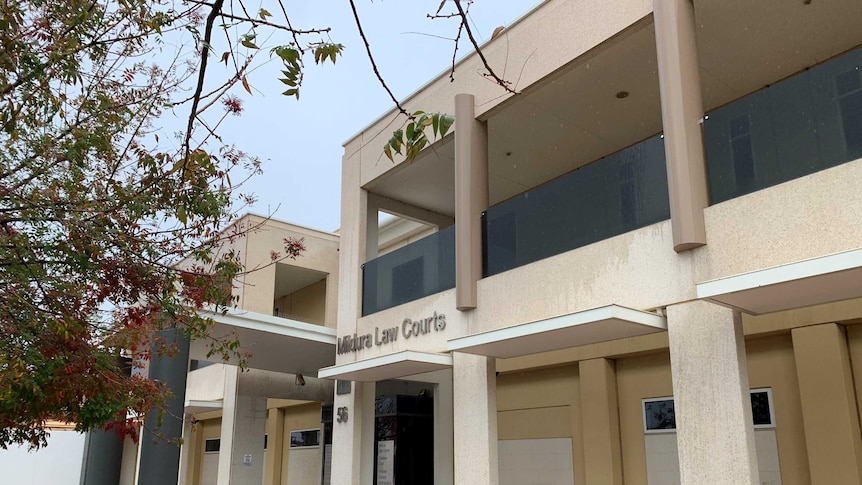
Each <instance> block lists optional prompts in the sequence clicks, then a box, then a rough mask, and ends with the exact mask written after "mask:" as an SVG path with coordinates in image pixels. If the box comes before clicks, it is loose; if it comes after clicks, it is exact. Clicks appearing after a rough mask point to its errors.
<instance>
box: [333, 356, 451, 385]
mask: <svg viewBox="0 0 862 485" xmlns="http://www.w3.org/2000/svg"><path fill="white" fill-rule="evenodd" d="M447 367H452V356H451V355H447V354H437V353H431V352H415V351H412V350H405V351H403V352H397V353H394V354H389V355H383V356H380V357H374V358H371V359H366V360H360V361H357V362H351V363H349V364H342V365H335V366H332V367H327V368H326V369H320V372H318V374H317V376H318V377H319V378H321V379H344V380H351V381H360V382H376V381H385V380H388V379H398V378H399V377H406V376H412V375H415V374H423V373H425V372H432V371H436V370H440V369H445V368H447Z"/></svg>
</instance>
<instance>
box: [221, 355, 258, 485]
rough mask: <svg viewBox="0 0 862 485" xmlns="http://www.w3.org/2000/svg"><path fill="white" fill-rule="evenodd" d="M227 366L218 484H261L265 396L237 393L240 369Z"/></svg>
mask: <svg viewBox="0 0 862 485" xmlns="http://www.w3.org/2000/svg"><path fill="white" fill-rule="evenodd" d="M226 368H227V370H226V372H225V387H224V404H223V407H222V421H221V436H220V438H221V450H220V452H219V462H218V485H260V484H261V483H263V466H264V460H263V440H264V434H265V433H266V398H265V397H258V396H250V395H244V394H243V393H241V392H239V388H238V386H237V383H238V377H239V368H238V367H236V366H226Z"/></svg>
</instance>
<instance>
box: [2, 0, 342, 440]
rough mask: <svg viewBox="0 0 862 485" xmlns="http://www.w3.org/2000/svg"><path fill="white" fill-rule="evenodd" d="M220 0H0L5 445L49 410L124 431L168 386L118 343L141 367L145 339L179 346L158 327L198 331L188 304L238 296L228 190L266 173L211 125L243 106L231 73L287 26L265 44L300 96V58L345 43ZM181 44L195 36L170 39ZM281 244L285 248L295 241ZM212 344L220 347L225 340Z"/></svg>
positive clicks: (203, 329) (333, 51) (234, 197)
mask: <svg viewBox="0 0 862 485" xmlns="http://www.w3.org/2000/svg"><path fill="white" fill-rule="evenodd" d="M231 5H233V3H231ZM240 7H241V8H240ZM230 8H232V7H228V6H224V5H223V0H220V1H219V0H217V1H215V2H213V3H203V2H189V3H186V2H177V3H172V1H171V0H162V1H151V0H105V1H104V2H98V1H95V0H64V1H62V2H56V1H46V0H10V1H8V2H4V4H3V6H2V7H0V146H2V148H0V288H3V290H2V292H0V447H4V448H5V447H6V446H8V445H9V444H12V443H29V444H30V446H31V447H38V446H42V445H44V444H45V443H46V441H45V438H46V431H45V423H46V421H47V420H50V419H53V420H60V421H65V422H72V423H76V426H77V428H78V429H79V430H87V429H92V428H96V427H103V426H108V427H114V428H116V429H118V430H120V432H121V434H123V433H129V432H132V433H134V431H135V428H134V424H135V423H134V422H132V421H131V420H129V419H127V418H126V416H127V413H128V412H132V414H133V415H139V416H140V415H143V414H145V413H147V412H150V411H151V410H153V409H156V410H158V409H159V406H160V405H161V404H162V403H163V399H164V396H165V394H164V393H165V390H164V389H163V388H161V387H159V386H158V385H157V384H155V383H153V382H151V381H148V380H146V379H144V378H139V377H129V376H127V375H126V374H125V373H124V372H123V369H122V368H121V366H119V365H118V356H120V355H127V356H131V357H133V359H134V360H135V364H136V365H143V364H144V363H145V361H146V360H147V359H149V358H150V357H151V355H152V353H153V352H156V353H167V354H170V353H172V352H175V351H176V349H174V348H172V347H171V346H170V345H167V344H165V343H164V342H159V341H158V340H154V337H153V336H154V335H155V332H157V331H158V330H159V329H162V328H167V327H173V326H180V327H182V328H183V329H184V330H185V331H186V332H187V333H189V335H191V336H192V337H195V338H207V337H206V336H207V328H208V326H209V325H210V324H211V322H210V321H208V320H207V319H205V318H202V317H200V316H198V314H197V313H196V311H195V310H198V309H201V308H203V307H211V306H214V307H215V308H217V309H220V310H223V309H225V308H226V307H228V306H230V305H231V304H232V296H231V282H232V281H233V280H234V278H236V277H237V275H238V274H239V273H240V272H241V271H242V268H241V266H240V260H239V258H238V255H237V254H236V253H234V252H233V251H230V250H229V246H230V244H231V243H232V242H233V240H234V239H235V238H238V237H243V234H244V232H246V231H248V230H251V229H252V228H247V227H246V228H242V227H239V226H237V225H235V226H233V228H232V229H231V230H230V231H228V232H226V233H219V232H218V230H219V229H220V228H222V227H225V226H226V225H228V224H229V223H230V222H231V221H232V220H234V219H235V214H236V211H237V208H236V206H235V202H243V203H248V202H250V201H251V198H250V197H249V196H245V195H242V194H240V193H239V192H238V189H239V188H240V186H241V185H242V181H244V180H245V179H246V178H247V177H248V176H251V175H254V174H256V173H258V172H259V171H260V163H259V161H258V160H257V159H256V158H254V157H252V156H250V155H248V154H246V153H244V152H243V151H241V150H239V149H238V148H236V147H234V146H232V145H230V144H228V143H226V142H224V141H223V140H222V137H221V136H219V135H218V133H217V129H218V126H219V124H220V123H221V122H222V120H224V119H225V117H226V116H228V115H231V114H233V115H238V114H241V112H242V103H241V100H240V99H239V98H238V97H237V96H236V94H234V93H233V91H234V90H233V88H234V87H235V86H236V87H237V88H239V87H240V86H241V87H242V88H243V89H244V90H246V91H247V92H248V93H249V94H250V93H251V92H252V90H251V86H250V84H249V81H248V72H249V68H250V66H253V65H254V56H255V55H256V54H257V53H259V52H261V50H262V49H263V48H262V47H260V46H258V45H257V42H258V40H257V39H258V33H259V31H261V30H262V29H269V30H270V31H271V32H268V33H267V35H266V38H269V39H277V36H276V35H275V33H281V34H284V35H285V36H287V42H285V43H284V44H283V45H277V46H275V47H272V48H271V50H270V52H271V53H272V54H273V55H274V56H276V57H277V58H279V59H280V60H281V61H282V62H283V64H284V72H283V74H284V78H282V80H281V81H282V83H284V84H286V85H287V86H288V87H289V89H288V90H287V91H285V92H284V94H285V95H287V96H296V97H297V98H298V97H299V89H300V87H301V84H302V71H303V58H304V56H306V55H309V56H313V58H314V60H315V62H319V63H320V62H324V61H327V60H328V61H331V62H335V60H336V58H337V57H338V55H339V54H340V52H341V50H342V47H341V45H340V44H336V43H332V42H330V41H328V40H327V39H323V38H321V40H317V39H316V38H315V40H314V41H313V42H309V43H307V44H305V45H301V44H300V40H299V39H300V37H301V36H303V35H305V36H307V35H312V34H313V35H315V36H316V37H318V36H322V35H324V34H325V33H326V32H327V31H326V30H325V29H324V30H308V31H298V30H294V29H293V28H292V27H285V26H282V25H280V24H277V23H275V22H274V21H273V19H271V18H270V17H271V14H269V12H266V11H265V10H264V9H261V10H260V12H259V15H258V17H257V18H255V19H250V18H248V17H247V14H246V13H245V7H244V6H242V3H241V2H240V3H238V4H237V9H238V12H233V11H232V10H230ZM285 22H287V24H288V25H289V21H288V20H287V17H286V14H285ZM214 31H216V32H223V33H224V34H225V40H224V43H226V44H227V46H228V47H227V51H226V52H225V53H224V54H222V56H221V58H220V59H221V60H222V61H223V62H224V63H225V65H226V66H229V67H230V68H231V70H230V75H229V76H226V77H225V78H224V79H221V80H218V81H217V82H215V83H214V86H216V87H214V88H211V89H208V90H204V87H205V82H206V81H207V80H208V79H209V81H210V82H211V83H212V76H210V77H209V78H208V77H207V76H206V73H207V69H206V67H207V59H208V58H209V57H210V51H211V50H213V46H214V45H215V40H213V38H212V36H213V32H214ZM189 37H190V38H189ZM188 45H194V46H195V50H194V52H187V51H188V49H185V50H183V47H178V48H177V50H176V51H175V52H172V51H171V49H173V48H172V47H170V46H188ZM166 51H167V53H166ZM219 106H221V107H223V108H224V109H223V111H222V112H219V113H213V111H217V110H213V107H216V108H217V107H219ZM178 113H179V114H180V115H182V116H183V117H184V120H185V116H187V117H188V118H187V121H188V126H187V128H186V129H185V131H181V132H179V133H178V134H177V136H176V137H175V138H173V139H172V138H170V137H167V136H163V137H162V138H165V139H163V140H160V137H159V134H160V133H164V129H163V127H162V126H160V124H161V123H165V122H166V121H164V120H165V119H167V118H169V117H170V115H174V116H176V115H177V114H178ZM183 124H185V121H183ZM232 177H233V179H234V180H233V182H232V180H231V178H232ZM285 243H286V245H285V246H286V247H285V252H284V254H283V255H278V258H286V257H287V258H289V257H296V255H298V254H299V252H300V251H301V250H302V244H301V242H300V241H285ZM221 247H226V248H228V249H226V250H222V251H218V250H217V249H218V248H221ZM211 343H212V352H213V353H214V354H215V355H218V356H223V357H225V356H230V354H231V352H233V351H234V350H235V348H236V344H235V342H220V341H212V342H211Z"/></svg>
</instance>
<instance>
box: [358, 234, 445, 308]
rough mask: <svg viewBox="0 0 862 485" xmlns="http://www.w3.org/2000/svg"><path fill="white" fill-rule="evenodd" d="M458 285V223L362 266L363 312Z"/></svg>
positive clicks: (394, 304) (397, 303)
mask: <svg viewBox="0 0 862 485" xmlns="http://www.w3.org/2000/svg"><path fill="white" fill-rule="evenodd" d="M454 287H455V226H450V227H447V228H446V229H443V230H441V231H438V232H436V233H434V234H431V235H430V236H426V237H424V238H422V239H420V240H418V241H415V242H413V243H411V244H408V245H406V246H404V247H401V248H398V249H396V250H394V251H392V252H391V253H388V254H384V255H383V256H380V257H379V258H376V259H373V260H371V261H368V262H367V263H365V264H364V265H363V266H362V315H363V316H365V315H370V314H372V313H376V312H379V311H381V310H385V309H387V308H392V307H394V306H396V305H401V304H402V303H407V302H409V301H413V300H417V299H419V298H422V297H425V296H429V295H433V294H434V293H439V292H441V291H445V290H448V289H450V288H454Z"/></svg>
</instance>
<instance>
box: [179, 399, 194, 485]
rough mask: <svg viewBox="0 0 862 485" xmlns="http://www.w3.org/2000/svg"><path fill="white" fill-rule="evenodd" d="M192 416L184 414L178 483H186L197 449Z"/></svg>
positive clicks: (183, 484)
mask: <svg viewBox="0 0 862 485" xmlns="http://www.w3.org/2000/svg"><path fill="white" fill-rule="evenodd" d="M192 418H193V416H192V415H191V414H184V415H183V444H182V446H181V447H180V474H179V478H178V479H177V485H186V483H188V478H189V467H190V466H192V464H193V463H194V460H192V453H194V451H195V447H194V443H193V440H192Z"/></svg>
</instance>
